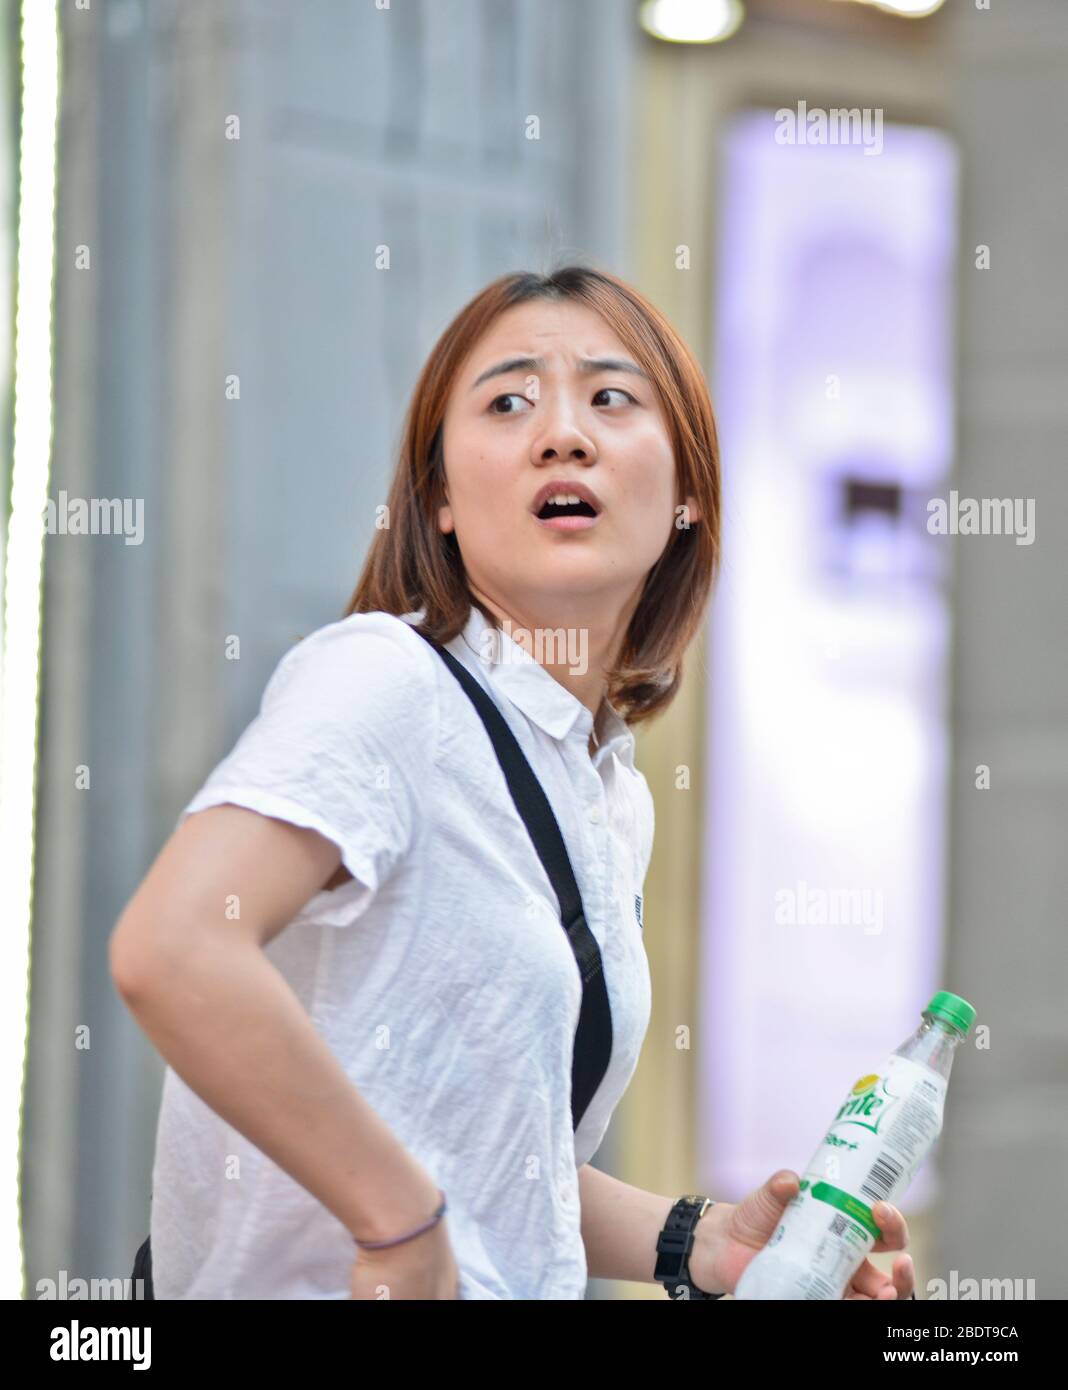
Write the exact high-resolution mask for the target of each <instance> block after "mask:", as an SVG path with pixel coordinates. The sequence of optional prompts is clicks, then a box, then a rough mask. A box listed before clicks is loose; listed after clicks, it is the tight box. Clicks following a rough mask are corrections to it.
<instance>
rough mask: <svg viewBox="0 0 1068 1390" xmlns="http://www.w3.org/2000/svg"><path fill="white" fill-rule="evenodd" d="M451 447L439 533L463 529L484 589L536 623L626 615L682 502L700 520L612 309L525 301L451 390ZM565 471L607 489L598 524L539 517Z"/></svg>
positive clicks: (471, 566)
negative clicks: (541, 499) (545, 491)
mask: <svg viewBox="0 0 1068 1390" xmlns="http://www.w3.org/2000/svg"><path fill="white" fill-rule="evenodd" d="M516 359H541V360H540V362H534V363H532V362H530V361H522V362H519V363H516V361H515V360H516ZM509 364H514V365H509ZM444 455H445V475H446V492H447V497H448V501H447V503H446V504H445V505H443V506H442V507H441V508H440V510H439V515H438V524H439V527H440V529H441V530H442V531H443V532H449V531H453V530H455V532H456V536H457V540H458V542H459V545H460V550H461V552H462V555H463V561H464V567H465V569H466V570H467V574H468V577H469V579H470V580H471V581H472V583H473V584H474V586H475V588H476V589H478V590H480V591H481V592H482V593H483V594H488V595H489V596H490V597H491V598H494V599H496V600H497V601H498V602H499V603H502V604H504V605H505V607H506V608H507V609H508V611H509V612H514V613H517V614H519V615H521V616H523V617H528V616H530V615H535V616H541V615H546V620H550V619H551V615H552V614H554V613H558V614H566V612H567V610H568V609H569V608H570V609H571V610H572V611H573V612H575V613H580V612H581V613H584V614H585V615H586V616H587V618H591V617H594V618H595V617H598V616H599V615H598V613H597V610H598V609H599V608H600V609H603V620H604V621H605V622H606V623H609V624H611V623H614V620H615V618H616V616H617V615H618V614H619V613H621V612H623V610H624V609H626V608H627V607H628V605H630V604H631V603H632V602H636V600H637V594H638V592H639V591H640V589H641V585H642V582H643V581H644V579H645V576H646V574H647V573H648V572H649V570H650V569H651V568H652V567H653V565H655V564H656V562H657V560H658V559H659V558H660V556H661V554H662V553H663V551H664V548H665V546H666V545H667V544H668V541H669V540H670V538H671V535H672V531H673V528H674V525H675V519H676V511H675V508H676V506H677V505H679V504H680V503H682V502H683V501H687V502H688V505H689V508H690V511H689V519H690V520H691V521H696V520H697V512H696V505H695V503H694V499H693V498H689V499H684V498H680V497H678V496H676V483H675V460H674V456H673V451H672V448H671V442H670V439H669V437H668V432H667V426H666V423H665V420H664V416H663V413H662V410H661V407H660V403H659V400H658V398H657V395H656V391H655V388H654V386H653V384H652V382H651V381H649V380H648V379H647V378H646V377H645V376H643V375H642V374H641V372H640V369H639V367H638V364H637V363H636V362H635V361H634V360H633V357H632V355H631V353H630V352H629V350H628V349H627V348H626V347H624V345H623V344H622V343H621V342H620V341H619V339H618V338H617V337H616V336H615V334H614V333H613V332H612V330H611V329H610V328H609V327H608V325H607V324H606V323H605V322H604V320H603V319H602V318H601V317H600V315H598V314H596V313H594V312H593V311H592V310H591V309H588V308H586V307H585V306H584V305H580V304H576V303H574V302H571V301H562V302H549V301H545V300H534V301H531V302H529V303H526V304H519V305H516V306H515V307H514V308H512V309H509V310H507V312H505V313H504V314H502V315H501V316H500V317H499V318H498V319H497V320H496V322H495V323H493V324H492V325H491V327H490V328H489V329H488V330H487V331H486V333H485V335H484V336H483V337H482V339H481V340H480V341H479V342H478V343H477V344H476V346H475V347H474V349H473V350H472V352H471V353H470V355H469V357H468V360H467V362H466V363H465V364H464V367H463V369H462V370H461V372H460V373H459V375H458V377H457V380H456V382H455V384H454V387H453V390H452V393H451V395H450V397H449V402H448V405H447V407H446V413H445V421H444ZM559 479H563V480H564V481H566V482H568V483H572V482H574V483H579V484H583V485H584V486H585V488H587V489H589V491H590V492H591V493H592V494H593V496H594V498H595V503H596V507H597V509H598V514H597V517H596V520H594V521H593V522H592V524H591V523H590V521H589V520H588V519H586V520H583V521H581V522H573V523H571V524H570V525H569V524H568V523H567V522H565V521H564V520H563V519H560V520H557V521H556V522H555V523H553V522H551V521H549V522H547V521H544V520H539V518H538V516H537V511H538V508H537V499H538V494H539V492H540V490H541V489H542V488H543V486H544V485H545V484H546V483H549V482H555V481H556V480H559ZM591 609H592V610H593V611H592V612H591Z"/></svg>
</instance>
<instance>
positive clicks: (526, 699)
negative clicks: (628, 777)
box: [406, 604, 634, 768]
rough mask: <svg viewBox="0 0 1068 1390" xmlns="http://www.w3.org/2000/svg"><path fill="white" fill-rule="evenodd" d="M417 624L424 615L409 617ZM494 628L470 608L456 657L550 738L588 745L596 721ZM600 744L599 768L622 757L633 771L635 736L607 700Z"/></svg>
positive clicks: (597, 751) (456, 641)
mask: <svg viewBox="0 0 1068 1390" xmlns="http://www.w3.org/2000/svg"><path fill="white" fill-rule="evenodd" d="M406 616H407V617H408V618H410V619H413V620H415V621H418V619H419V617H421V616H422V614H421V613H419V614H409V615H406ZM492 634H493V628H492V627H491V625H490V623H489V622H487V620H486V618H485V616H484V614H483V613H482V610H481V609H480V608H479V607H478V606H477V604H472V605H471V611H470V613H469V614H468V618H467V622H466V624H465V626H464V629H463V631H462V632H461V633H460V634H459V635H458V636H457V637H454V638H453V640H452V641H451V642H449V643H448V644H447V648H448V650H449V651H451V652H452V654H453V655H454V656H456V657H458V658H460V659H461V660H464V662H465V664H466V665H468V666H471V665H473V664H475V663H476V662H477V663H478V665H479V666H480V667H481V669H482V671H484V672H485V674H486V676H487V677H488V679H489V681H490V683H491V684H492V686H493V687H494V688H495V689H497V690H499V691H501V693H502V694H504V695H505V696H506V697H507V698H508V699H509V700H510V701H511V702H512V704H513V705H515V706H516V708H517V709H519V710H520V711H521V712H522V713H523V714H525V715H526V717H527V718H528V719H529V720H530V721H531V722H532V723H534V724H537V726H538V727H539V728H540V729H543V730H544V731H545V733H547V734H548V735H549V736H550V737H551V738H555V739H564V738H568V737H572V736H573V737H575V738H579V737H581V739H582V740H583V743H588V742H589V737H590V733H591V731H592V729H593V725H594V719H593V714H592V712H591V711H590V709H589V708H588V707H587V706H586V705H584V704H583V703H582V701H581V700H580V699H579V698H578V696H577V695H572V693H571V691H570V690H568V689H567V687H566V686H563V685H561V684H560V682H559V681H558V680H557V679H556V678H555V677H554V676H553V675H551V674H550V672H549V671H547V670H546V669H545V667H544V666H542V665H541V663H540V662H538V661H535V660H534V658H533V657H532V656H531V655H530V653H529V652H527V651H526V650H525V648H523V647H521V646H520V645H519V643H518V642H516V641H515V640H514V639H513V638H511V637H509V636H508V634H507V633H506V632H502V631H500V630H499V629H498V630H497V632H496V636H495V638H494V636H493V635H492ZM598 722H599V724H600V738H599V741H598V745H597V748H596V749H595V751H594V757H593V761H594V764H595V765H597V764H600V763H601V762H602V760H604V759H606V758H609V757H611V755H612V754H613V753H617V754H618V755H619V757H620V758H621V759H622V760H623V762H624V763H626V765H627V766H628V767H631V768H633V766H634V733H633V731H632V730H631V729H630V728H629V727H628V726H627V723H626V721H625V720H624V719H623V718H622V716H621V715H620V714H619V712H618V711H617V710H616V708H615V707H614V706H613V705H612V704H610V703H609V701H608V699H607V697H606V698H605V699H604V700H603V701H602V704H601V717H600V720H599V721H598Z"/></svg>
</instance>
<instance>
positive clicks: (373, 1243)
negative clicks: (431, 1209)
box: [352, 1187, 445, 1250]
mask: <svg viewBox="0 0 1068 1390" xmlns="http://www.w3.org/2000/svg"><path fill="white" fill-rule="evenodd" d="M438 1196H439V1197H440V1198H441V1205H440V1206H439V1207H438V1209H437V1211H436V1212H435V1213H434V1215H433V1216H432V1217H430V1218H429V1220H427V1221H424V1222H423V1223H422V1224H421V1225H419V1226H416V1228H415V1230H414V1231H409V1232H408V1233H407V1234H406V1235H403V1236H394V1237H393V1239H392V1240H356V1237H355V1236H353V1237H352V1239H353V1240H354V1241H355V1242H356V1244H357V1245H358V1246H359V1248H360V1249H361V1250H385V1249H386V1248H387V1247H388V1246H390V1245H403V1243H404V1242H405V1241H406V1240H414V1238H415V1237H416V1236H421V1235H422V1234H423V1232H424V1231H429V1230H430V1228H431V1226H436V1225H437V1224H438V1222H439V1221H440V1220H441V1218H442V1217H443V1216H444V1215H445V1193H444V1192H443V1191H442V1190H441V1188H440V1187H439V1188H438Z"/></svg>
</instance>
